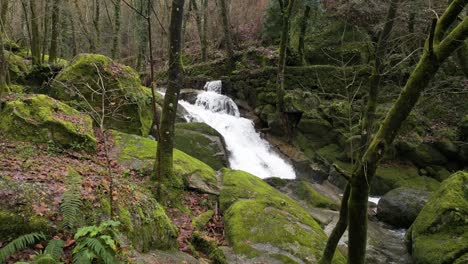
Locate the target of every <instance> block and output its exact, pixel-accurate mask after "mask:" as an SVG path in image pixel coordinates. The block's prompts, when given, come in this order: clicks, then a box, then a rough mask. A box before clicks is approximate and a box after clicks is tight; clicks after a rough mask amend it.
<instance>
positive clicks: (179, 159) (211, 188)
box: [111, 131, 220, 194]
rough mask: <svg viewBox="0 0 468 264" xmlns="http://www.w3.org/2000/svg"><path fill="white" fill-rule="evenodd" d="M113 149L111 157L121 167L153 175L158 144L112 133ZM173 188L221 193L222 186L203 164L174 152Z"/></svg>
mask: <svg viewBox="0 0 468 264" xmlns="http://www.w3.org/2000/svg"><path fill="white" fill-rule="evenodd" d="M112 135H113V142H114V146H113V147H112V149H111V156H112V157H113V158H115V159H116V160H117V161H118V162H119V163H120V164H122V165H124V166H126V167H128V168H130V169H133V170H135V171H138V172H140V173H142V174H144V175H152V173H153V171H154V163H155V161H156V149H157V146H158V145H157V142H156V141H154V140H151V139H149V138H144V137H140V136H137V135H131V134H126V133H121V132H118V131H112ZM173 166H174V167H173V168H174V174H175V175H174V176H175V177H174V179H173V182H172V185H173V187H177V188H179V189H181V188H183V187H187V188H191V189H196V190H198V191H200V192H204V193H209V194H218V193H219V189H220V188H219V185H218V178H217V175H216V173H215V171H214V170H213V169H212V168H211V167H210V166H208V165H206V164H205V163H203V162H202V161H200V160H198V159H196V158H194V157H191V156H189V155H187V154H185V153H184V152H182V151H180V150H177V149H174V163H173Z"/></svg>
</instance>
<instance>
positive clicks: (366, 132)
mask: <svg viewBox="0 0 468 264" xmlns="http://www.w3.org/2000/svg"><path fill="white" fill-rule="evenodd" d="M398 2H399V0H392V1H391V2H390V5H389V9H388V13H387V18H386V20H385V25H384V29H383V31H382V32H381V33H380V36H379V39H378V41H377V43H376V44H375V46H376V47H375V53H374V55H375V60H374V67H373V74H372V76H371V78H370V82H369V92H368V98H367V106H366V110H365V113H364V118H363V122H362V123H363V127H362V130H361V131H362V132H361V142H360V144H361V149H363V150H365V149H367V147H368V145H369V140H370V137H371V134H372V132H373V131H374V123H375V110H376V106H377V98H378V91H379V87H380V81H381V79H382V74H383V70H384V67H383V60H384V58H385V54H386V51H387V43H388V39H389V38H390V34H391V32H392V28H393V25H394V21H395V17H396V11H397V8H398ZM363 154H364V152H362V153H361V154H360V155H361V156H362V155H363ZM337 170H338V171H339V173H341V174H343V176H344V177H346V178H348V180H349V178H350V176H349V173H346V172H344V171H342V170H340V169H339V168H337ZM350 193H351V185H350V184H349V183H348V184H347V185H346V187H345V191H344V193H343V197H342V200H341V208H340V216H339V219H338V222H337V224H336V226H335V227H334V228H333V230H332V233H331V234H330V237H329V239H328V241H327V245H326V247H325V250H324V253H323V256H322V258H321V260H320V262H319V263H320V264H329V263H331V261H332V259H333V255H334V254H335V250H336V246H337V245H338V242H339V240H340V238H341V237H342V236H343V234H344V232H345V231H346V229H347V227H348V200H349V195H350Z"/></svg>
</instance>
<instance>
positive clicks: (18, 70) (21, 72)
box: [4, 50, 30, 82]
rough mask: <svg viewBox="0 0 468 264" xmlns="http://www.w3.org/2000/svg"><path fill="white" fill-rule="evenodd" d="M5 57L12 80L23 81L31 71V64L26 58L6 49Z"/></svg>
mask: <svg viewBox="0 0 468 264" xmlns="http://www.w3.org/2000/svg"><path fill="white" fill-rule="evenodd" d="M4 54H5V59H6V61H7V63H8V70H9V74H10V80H11V81H12V82H23V81H24V78H25V77H26V75H27V74H28V72H29V70H30V69H29V66H28V64H27V63H26V60H25V59H24V58H23V57H21V56H18V55H16V54H14V53H12V52H9V51H6V50H5V51H4Z"/></svg>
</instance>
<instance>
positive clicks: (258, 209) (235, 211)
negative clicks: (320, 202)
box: [220, 169, 345, 263]
mask: <svg viewBox="0 0 468 264" xmlns="http://www.w3.org/2000/svg"><path fill="white" fill-rule="evenodd" d="M222 172H223V184H224V189H223V190H222V192H221V196H220V205H221V209H222V210H223V211H224V216H225V225H226V226H225V230H226V236H227V238H228V240H229V241H230V242H231V244H232V246H233V248H234V251H235V252H237V253H239V254H243V255H246V256H248V257H255V256H259V255H261V254H271V247H273V248H275V253H274V254H278V255H283V256H286V257H288V258H292V259H294V258H296V259H298V260H300V261H304V262H306V263H314V262H316V261H317V260H318V259H319V258H320V255H321V254H322V251H323V248H324V247H325V243H326V240H327V237H326V235H325V234H324V233H323V231H322V230H321V228H320V226H319V225H318V223H317V222H315V220H314V219H313V218H312V216H311V215H310V214H309V213H308V212H306V211H305V210H304V209H303V208H302V207H301V206H300V205H299V204H298V203H297V202H296V201H294V200H293V199H291V198H290V197H288V196H287V195H285V194H283V193H281V192H279V191H277V190H276V189H274V188H273V187H271V186H269V185H268V184H266V183H265V182H263V181H262V180H261V179H260V178H257V177H255V176H253V175H251V174H249V173H246V172H242V171H233V170H228V169H224V170H223V171H222ZM276 257H278V256H276ZM300 261H298V262H300ZM344 262H345V260H344V258H343V257H342V256H341V255H340V253H337V254H336V256H335V259H334V263H344Z"/></svg>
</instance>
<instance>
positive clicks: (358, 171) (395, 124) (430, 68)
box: [348, 0, 468, 264]
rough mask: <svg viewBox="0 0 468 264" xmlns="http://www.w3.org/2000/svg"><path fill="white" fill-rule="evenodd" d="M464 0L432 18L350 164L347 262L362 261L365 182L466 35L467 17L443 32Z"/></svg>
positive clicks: (359, 263) (452, 20)
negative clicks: (396, 90) (377, 123)
mask: <svg viewBox="0 0 468 264" xmlns="http://www.w3.org/2000/svg"><path fill="white" fill-rule="evenodd" d="M467 3H468V0H455V1H453V2H452V4H451V5H450V6H449V7H448V8H447V10H446V11H445V13H444V14H443V15H442V16H441V17H440V19H439V21H436V20H434V23H433V27H432V30H431V33H430V36H429V38H428V39H427V41H426V45H425V49H424V52H423V54H422V57H421V59H420V60H419V63H418V64H417V66H416V68H415V69H414V70H413V72H412V73H411V75H410V77H409V79H408V81H407V82H406V85H405V87H404V88H403V90H402V92H401V93H400V96H399V97H398V99H397V101H396V102H395V103H394V104H393V106H392V108H391V109H390V111H389V112H388V114H387V116H386V117H385V120H384V121H383V123H382V125H381V127H380V129H379V131H378V133H377V135H376V136H375V137H374V138H373V140H372V141H371V143H370V145H369V147H368V148H367V151H366V152H365V155H364V156H363V158H362V159H359V160H358V161H357V163H356V165H355V166H354V169H353V173H352V178H351V194H350V198H349V205H348V209H349V212H348V213H349V215H348V224H349V248H348V262H349V263H352V264H363V263H365V255H366V245H367V204H368V198H369V186H370V185H371V182H372V180H373V178H374V175H375V171H376V169H377V166H378V164H379V162H380V160H381V159H382V157H383V155H384V153H385V151H386V150H387V149H389V148H390V146H391V144H392V143H393V140H394V139H395V137H396V135H397V133H398V131H399V129H400V127H401V125H402V123H403V122H404V121H405V120H406V118H407V117H408V115H409V114H410V112H411V111H412V109H413V107H414V106H415V104H416V103H417V101H418V99H419V97H420V95H421V93H422V91H423V90H424V88H425V87H426V86H427V85H428V84H429V82H430V80H431V79H432V77H433V76H434V75H435V74H436V72H437V71H438V69H439V67H440V65H441V64H442V63H443V62H444V61H445V60H446V59H447V58H448V57H449V56H450V55H451V54H452V53H453V52H454V51H456V50H457V49H458V48H459V47H460V46H461V45H462V44H463V43H464V40H465V39H466V38H467V36H468V18H466V17H465V18H464V19H463V22H461V23H460V24H459V25H458V26H456V27H455V28H454V29H453V30H452V31H451V32H449V33H447V31H448V30H449V28H450V26H451V25H452V23H453V22H454V20H455V19H456V18H457V16H458V14H460V12H461V11H462V10H463V8H464V7H465V6H466V4H467Z"/></svg>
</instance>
